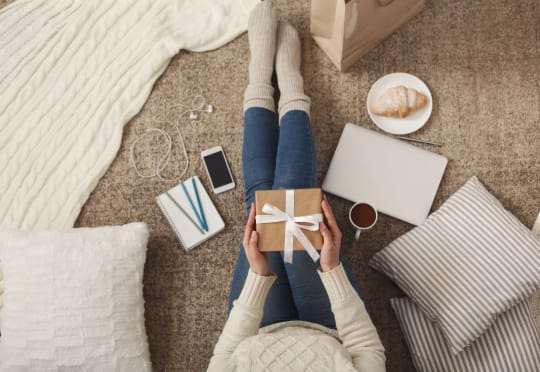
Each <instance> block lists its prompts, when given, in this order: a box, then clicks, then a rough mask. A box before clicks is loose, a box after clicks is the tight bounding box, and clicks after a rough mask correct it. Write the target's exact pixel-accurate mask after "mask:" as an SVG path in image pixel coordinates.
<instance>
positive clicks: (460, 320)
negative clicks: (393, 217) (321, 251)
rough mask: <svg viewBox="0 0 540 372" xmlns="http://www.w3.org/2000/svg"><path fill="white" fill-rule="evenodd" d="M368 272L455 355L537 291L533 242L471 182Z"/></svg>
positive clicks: (538, 260) (538, 268)
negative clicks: (392, 289)
mask: <svg viewBox="0 0 540 372" xmlns="http://www.w3.org/2000/svg"><path fill="white" fill-rule="evenodd" d="M370 265H371V266H372V267H374V268H376V269H378V270H380V271H382V272H384V273H385V274H386V275H388V276H389V277H390V278H391V279H393V280H394V281H395V282H396V283H397V284H398V285H399V286H400V287H401V289H402V290H403V291H405V292H406V293H407V294H408V295H409V297H410V298H411V299H412V300H414V301H415V302H416V303H417V304H418V305H419V306H420V308H421V309H422V310H423V311H424V312H425V314H426V315H427V316H428V317H429V318H431V319H432V320H436V321H438V322H439V325H440V328H441V331H442V332H443V334H444V335H445V336H446V338H447V339H448V342H449V344H450V346H451V349H452V351H453V352H454V353H458V352H459V351H461V350H462V349H463V348H464V347H466V346H467V345H469V344H471V343H472V342H473V341H474V340H475V339H476V338H478V337H479V336H480V335H481V334H482V333H483V332H484V331H485V330H486V329H487V328H488V327H489V326H490V324H491V323H493V321H494V320H495V319H496V317H497V316H498V315H499V314H501V313H502V312H504V311H506V310H508V309H509V308H511V307H512V306H514V305H515V304H517V303H518V302H521V301H523V300H525V299H526V298H527V297H528V296H529V295H530V294H531V293H533V292H534V291H535V290H536V289H538V288H539V287H540V240H538V239H537V238H536V237H535V236H533V234H532V233H531V231H530V230H528V229H527V228H526V227H525V226H524V225H522V224H521V223H520V222H519V221H518V220H517V219H516V218H515V217H514V216H513V215H512V214H511V213H510V212H508V211H507V210H506V209H504V207H503V206H502V205H501V204H500V203H499V201H498V200H497V199H495V198H494V197H493V196H492V195H491V194H490V193H489V192H488V191H487V190H486V189H485V188H484V186H482V184H481V183H480V181H478V179H477V178H476V177H473V178H471V179H470V180H469V181H468V182H467V183H466V184H465V185H464V186H463V187H462V188H461V189H459V190H458V191H457V192H456V193H455V194H454V195H453V196H451V197H450V198H449V199H448V200H447V201H446V203H444V205H443V206H442V207H441V208H440V209H439V210H437V211H436V212H434V213H433V214H432V215H431V216H430V217H429V218H428V219H427V220H426V222H425V223H424V224H423V225H422V226H419V227H417V228H414V229H413V230H411V231H410V232H408V233H407V234H405V235H403V236H401V237H400V238H398V239H396V240H395V241H393V242H392V243H391V244H390V245H389V246H388V247H386V248H385V249H383V250H382V251H380V252H379V253H377V254H376V255H375V256H374V257H373V258H372V259H371V261H370Z"/></svg>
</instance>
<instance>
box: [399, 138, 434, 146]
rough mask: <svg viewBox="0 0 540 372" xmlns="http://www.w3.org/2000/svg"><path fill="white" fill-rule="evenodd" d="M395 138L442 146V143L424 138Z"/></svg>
mask: <svg viewBox="0 0 540 372" xmlns="http://www.w3.org/2000/svg"><path fill="white" fill-rule="evenodd" d="M397 138H399V139H400V140H404V141H411V142H418V143H425V144H426V145H432V146H438V147H442V145H443V144H442V143H438V142H431V141H426V140H421V139H416V138H411V137H403V136H398V137H397Z"/></svg>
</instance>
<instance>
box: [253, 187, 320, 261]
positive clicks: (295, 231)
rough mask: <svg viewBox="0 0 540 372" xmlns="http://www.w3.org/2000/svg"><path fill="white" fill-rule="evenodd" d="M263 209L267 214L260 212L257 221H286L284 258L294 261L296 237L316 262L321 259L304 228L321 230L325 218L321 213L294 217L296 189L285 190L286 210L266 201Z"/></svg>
mask: <svg viewBox="0 0 540 372" xmlns="http://www.w3.org/2000/svg"><path fill="white" fill-rule="evenodd" d="M262 211H263V212H264V213H266V214H258V215H257V216H256V217H255V220H256V222H257V223H279V222H285V245H284V251H283V254H284V257H283V260H284V261H285V262H287V263H292V257H293V242H294V239H293V238H294V237H296V239H298V241H299V242H300V244H301V245H302V246H303V247H304V249H305V250H306V252H307V253H308V254H309V256H310V257H311V259H312V260H313V261H314V262H315V261H317V260H318V259H319V257H320V256H319V252H317V250H316V249H315V247H314V246H313V244H311V242H310V241H309V239H308V238H307V237H306V235H305V234H304V232H303V231H302V229H304V230H309V231H317V230H319V223H320V222H321V221H322V220H323V216H322V214H320V213H316V214H310V215H306V216H298V217H294V190H286V191H285V212H284V211H282V210H281V209H279V208H278V207H276V206H275V205H272V204H270V203H265V204H264V205H263V208H262Z"/></svg>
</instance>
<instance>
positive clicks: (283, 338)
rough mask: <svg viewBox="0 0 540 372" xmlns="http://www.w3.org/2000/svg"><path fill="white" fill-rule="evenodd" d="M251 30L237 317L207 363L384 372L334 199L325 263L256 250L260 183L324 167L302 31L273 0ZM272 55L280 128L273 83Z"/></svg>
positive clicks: (296, 184) (232, 306)
mask: <svg viewBox="0 0 540 372" xmlns="http://www.w3.org/2000/svg"><path fill="white" fill-rule="evenodd" d="M248 32H249V45H250V51H251V60H250V64H249V84H248V86H247V88H246V92H245V96H244V144H243V154H242V157H243V172H244V186H245V193H246V203H247V214H248V216H249V217H248V222H247V225H246V230H245V234H244V241H243V246H244V249H241V250H240V254H239V257H238V262H237V265H236V269H235V273H234V277H233V282H232V286H231V294H230V300H229V311H230V314H229V319H228V320H227V323H226V324H225V327H224V330H223V333H222V334H221V336H220V338H219V341H218V343H217V344H216V347H215V349H214V355H213V357H212V359H211V361H210V366H209V368H208V370H209V371H259V370H260V371H263V370H264V371H274V370H276V371H369V372H378V371H384V370H385V357H384V348H383V346H382V344H381V342H380V340H379V337H378V335H377V331H376V330H375V327H374V326H373V324H372V322H371V320H370V318H369V315H368V313H367V312H366V308H365V306H364V303H363V301H362V300H361V299H360V297H359V294H360V291H359V289H358V286H357V284H356V282H355V280H354V278H353V277H352V275H351V274H350V272H349V270H348V268H347V267H346V266H345V264H344V263H343V262H341V261H340V254H339V252H340V245H341V232H340V230H339V228H338V225H337V223H336V219H335V218H334V215H333V213H332V210H331V209H330V205H329V204H328V201H327V200H326V198H324V200H323V201H322V211H323V214H324V216H325V219H326V223H323V222H322V223H321V224H320V230H321V233H322V235H323V239H324V244H323V247H322V250H321V258H320V262H319V264H320V267H319V264H318V263H314V262H313V261H312V260H311V258H310V257H309V256H308V255H307V254H306V252H305V251H295V252H294V258H293V264H284V262H283V257H282V253H280V252H271V253H268V254H264V253H261V252H260V251H259V250H258V248H257V233H256V232H255V230H254V228H255V205H254V203H253V201H254V195H255V191H256V190H267V189H299V188H309V187H315V185H316V176H317V165H316V154H315V146H314V143H313V136H312V132H311V124H310V118H309V109H310V99H309V97H307V96H306V95H305V94H304V90H303V80H302V76H301V74H300V40H299V38H298V34H297V32H296V30H295V29H294V28H293V27H292V26H291V25H290V24H288V23H284V22H280V23H279V26H278V22H277V17H276V14H275V10H274V7H273V4H272V2H271V1H269V0H266V1H264V2H262V3H260V4H258V5H257V6H256V8H255V9H254V10H253V12H252V14H251V16H250V19H249V25H248ZM274 60H275V70H276V74H277V79H278V86H279V90H280V93H281V96H280V99H279V107H278V113H279V127H278V126H277V124H276V113H275V107H274V106H275V105H274V89H273V87H272V83H271V78H272V73H273V71H274ZM263 309H264V316H263Z"/></svg>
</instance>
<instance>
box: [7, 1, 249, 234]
mask: <svg viewBox="0 0 540 372" xmlns="http://www.w3.org/2000/svg"><path fill="white" fill-rule="evenodd" d="M256 2H257V0H196V1H195V0H69V1H68V0H62V1H50V0H33V1H29V0H19V1H15V2H13V3H12V4H10V5H8V6H6V7H5V8H3V9H0V228H6V227H10V228H18V229H30V228H66V227H71V226H72V225H73V223H74V221H75V219H76V218H77V216H78V214H79V212H80V209H81V207H82V205H83V204H84V202H85V201H86V200H87V198H88V196H89V194H90V192H91V191H92V190H93V189H94V187H95V186H96V184H97V182H98V180H99V179H100V177H101V176H102V175H103V174H104V173H105V171H106V170H107V168H108V167H109V165H110V164H111V162H112V161H113V159H114V157H115V155H116V153H117V151H118V148H119V147H120V142H121V140H122V128H123V126H124V124H126V123H127V122H128V121H129V120H130V119H131V118H132V117H133V116H134V115H135V114H137V112H138V111H139V110H140V109H141V107H142V105H143V104H144V102H145V101H146V99H147V97H148V95H149V94H150V91H151V89H152V85H153V84H154V82H155V81H156V79H157V78H158V77H159V76H160V75H161V73H163V71H164V70H165V68H166V67H167V65H168V63H169V61H170V59H171V58H172V57H173V56H174V55H175V54H176V53H178V51H179V50H180V49H188V50H191V51H206V50H210V49H214V48H217V47H219V46H221V45H223V44H225V43H226V42H228V41H230V40H231V39H233V38H234V37H236V36H237V35H239V34H240V33H241V32H243V31H245V30H246V28H247V19H248V16H249V13H250V11H251V8H252V7H253V6H254V5H255V4H256Z"/></svg>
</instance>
